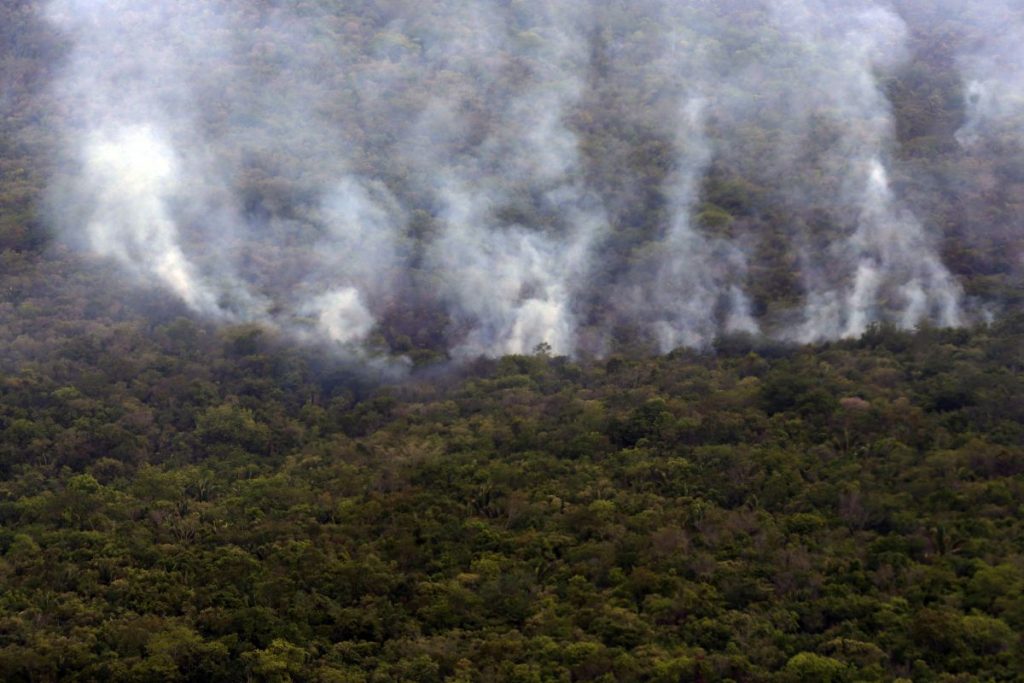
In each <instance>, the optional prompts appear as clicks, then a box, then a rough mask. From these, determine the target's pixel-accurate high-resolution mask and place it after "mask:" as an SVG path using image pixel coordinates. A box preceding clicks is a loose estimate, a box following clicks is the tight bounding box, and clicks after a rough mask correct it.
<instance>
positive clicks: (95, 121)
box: [48, 0, 404, 352]
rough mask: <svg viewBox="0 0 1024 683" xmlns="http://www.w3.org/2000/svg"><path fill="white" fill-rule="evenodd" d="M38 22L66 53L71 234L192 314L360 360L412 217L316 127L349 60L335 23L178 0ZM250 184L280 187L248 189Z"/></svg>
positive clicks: (63, 215)
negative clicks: (319, 342) (331, 32)
mask: <svg viewBox="0 0 1024 683" xmlns="http://www.w3.org/2000/svg"><path fill="white" fill-rule="evenodd" d="M48 17H49V18H50V19H51V20H52V21H53V22H54V23H55V25H57V26H58V27H59V28H60V29H61V30H62V31H64V32H65V33H66V35H67V36H68V37H69V39H70V41H71V43H72V50H71V52H70V56H69V58H68V60H67V63H66V64H65V66H64V70H63V72H62V75H61V76H60V78H59V79H58V80H57V82H56V83H55V92H56V94H57V96H58V98H59V100H60V101H61V102H63V103H64V104H65V105H66V107H67V109H68V110H69V111H70V112H71V116H69V117H68V120H67V122H66V125H65V126H64V129H63V131H62V133H63V135H64V137H65V140H66V143H67V144H66V146H67V149H68V158H67V159H66V160H65V161H66V170H65V172H64V173H63V174H62V177H61V178H60V180H59V182H58V183H56V185H55V189H54V192H53V193H52V194H53V198H52V205H53V206H54V207H55V208H54V213H55V215H56V217H57V219H58V221H59V224H60V226H61V228H62V229H63V230H64V231H65V233H67V234H70V235H72V236H73V238H74V239H75V241H76V242H78V243H80V244H82V245H83V246H85V247H86V248H87V249H89V250H91V251H93V252H95V253H97V254H99V255H102V256H107V257H111V258H113V259H114V260H115V261H117V262H118V263H120V264H121V265H122V266H123V268H124V269H125V270H126V271H127V272H128V273H130V274H131V275H133V276H134V277H136V278H137V279H139V280H141V281H144V282H149V283H153V284H158V285H162V286H164V287H166V288H167V289H169V290H170V291H171V292H173V293H174V294H176V295H177V296H179V297H180V298H181V300H182V301H183V302H184V303H185V304H187V305H188V306H189V307H190V308H192V309H193V310H195V311H196V312H198V313H200V314H204V315H208V316H213V317H216V318H218V319H224V320H233V321H241V320H249V321H259V322H262V323H263V324H266V325H270V326H275V327H279V328H281V329H282V330H284V331H286V332H289V333H293V334H295V335H297V336H299V337H301V338H306V339H311V340H312V339H315V338H322V339H326V340H328V341H331V342H336V343H338V344H344V345H347V346H348V351H349V352H354V351H356V350H357V346H358V344H359V343H360V342H361V341H362V340H364V339H365V338H366V337H367V336H369V334H370V332H371V330H372V329H373V327H374V325H375V324H376V312H375V307H376V306H378V305H384V304H383V302H384V301H385V300H386V297H387V291H388V289H389V287H390V285H391V282H392V277H391V276H392V274H393V272H394V270H395V263H394V262H395V260H396V259H398V258H399V256H398V255H397V249H396V246H395V243H396V239H397V234H398V232H399V231H400V230H401V227H402V221H403V220H404V219H403V216H402V212H401V211H399V210H397V209H396V204H395V202H394V200H393V199H392V198H391V196H390V193H389V192H388V191H387V189H386V188H384V187H382V186H380V184H379V183H376V184H375V183H372V182H365V181H364V179H362V178H359V177H358V176H357V175H355V174H353V173H352V172H351V171H350V168H349V164H348V163H347V159H348V155H349V152H350V151H351V150H350V149H349V148H348V147H347V146H346V145H345V144H344V139H345V137H346V133H347V132H348V131H347V130H346V128H345V124H344V119H342V118H338V117H334V118H331V117H326V116H323V115H321V113H320V112H322V111H332V112H333V110H335V109H337V108H338V107H337V106H335V102H334V97H335V95H334V93H335V92H337V90H336V88H335V87H332V86H334V85H335V80H334V79H338V78H344V77H345V75H346V66H347V60H350V59H351V57H350V55H348V54H347V53H346V52H345V51H344V43H339V42H337V41H334V40H327V39H325V38H324V36H322V35H320V32H322V31H323V30H324V27H325V26H329V25H330V24H329V23H328V22H327V21H326V19H327V18H326V17H322V16H311V15H308V14H307V15H306V16H304V17H299V16H296V15H292V14H289V13H288V12H287V11H285V10H282V9H273V8H270V7H266V8H263V9H258V8H255V7H252V6H249V5H247V4H245V3H242V4H237V5H236V4H233V3H231V2H212V3H190V2H177V1H175V0H163V1H160V2H138V1H136V0H118V1H116V2H110V3H94V2H85V1H83V0H55V1H54V2H52V3H51V4H50V5H49V7H48ZM339 126H340V128H339ZM254 169H255V170H256V172H257V173H258V174H262V176H257V177H266V176H268V175H271V174H273V175H274V176H275V177H276V182H277V186H271V187H269V188H266V187H261V188H260V190H259V193H258V194H256V195H254V194H253V192H252V191H250V190H247V189H246V186H247V184H251V182H252V181H251V180H250V178H252V177H253V171H254ZM250 195H252V196H257V197H259V198H260V199H259V201H258V202H257V203H256V204H254V205H252V206H250V204H253V200H252V199H251V198H250ZM268 196H272V197H273V198H274V202H276V203H273V204H271V205H269V206H268V201H269V200H268V199H267V197H268Z"/></svg>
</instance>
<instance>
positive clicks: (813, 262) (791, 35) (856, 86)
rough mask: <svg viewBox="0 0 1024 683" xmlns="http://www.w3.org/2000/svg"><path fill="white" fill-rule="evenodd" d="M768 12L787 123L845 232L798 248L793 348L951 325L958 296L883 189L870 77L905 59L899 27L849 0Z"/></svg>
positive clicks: (884, 145)
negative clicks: (798, 308)
mask: <svg viewBox="0 0 1024 683" xmlns="http://www.w3.org/2000/svg"><path fill="white" fill-rule="evenodd" d="M772 9H773V11H772V19H773V23H774V25H775V26H776V27H777V28H778V30H779V31H780V33H781V35H782V36H783V38H784V40H785V41H786V43H788V45H789V46H790V47H791V49H793V50H796V51H797V54H799V55H800V56H801V58H800V59H799V61H798V62H796V64H795V65H793V66H794V68H792V70H791V76H790V79H789V82H790V83H791V84H792V86H791V89H789V90H787V92H786V96H787V98H788V100H789V113H790V114H791V115H792V116H793V117H794V118H795V120H796V121H798V122H800V124H801V130H800V135H801V136H802V137H803V140H802V145H803V146H804V148H805V149H806V148H808V147H809V148H811V149H812V150H813V151H814V154H815V156H816V157H817V161H816V163H815V164H812V167H813V166H817V169H816V170H818V171H819V172H824V173H826V174H828V175H827V176H826V177H827V178H830V180H829V181H828V182H829V184H830V185H831V186H832V188H833V191H834V192H835V194H834V195H833V200H832V201H833V207H834V208H833V209H832V211H834V212H835V213H834V215H835V218H833V220H835V221H836V222H837V223H841V222H846V223H847V224H848V225H852V230H851V231H850V232H849V233H848V236H847V237H846V238H845V239H843V240H842V241H839V242H834V243H832V244H829V245H828V247H827V249H826V250H824V252H822V251H821V250H819V251H817V253H815V252H813V251H811V250H810V249H805V251H804V260H805V263H804V268H803V271H804V276H803V277H804V286H805V288H806V291H807V298H806V302H805V305H804V312H803V320H802V322H801V323H800V325H799V326H798V327H797V328H796V330H795V333H794V335H793V336H794V338H795V339H797V340H799V341H802V342H809V341H817V340H823V339H835V338H840V337H857V336H860V335H861V334H863V333H864V331H865V330H866V329H867V327H868V326H869V325H870V324H872V323H875V322H879V321H886V322H890V323H894V324H896V325H898V326H900V327H903V328H913V327H915V326H917V325H918V324H920V323H922V322H926V321H928V322H932V323H935V324H938V325H942V326H956V325H959V324H960V322H961V313H960V298H961V293H960V289H959V285H958V284H957V283H956V281H955V280H954V279H953V277H952V275H951V274H950V273H949V271H948V270H947V269H946V268H945V266H944V265H943V264H942V262H941V260H940V258H939V256H938V254H937V251H936V247H935V245H934V244H933V242H932V240H931V238H930V237H929V235H928V234H927V233H926V232H925V230H924V227H923V226H922V224H921V223H920V221H919V220H918V219H917V218H916V217H915V216H914V215H913V214H912V213H911V212H910V210H909V209H908V208H906V207H905V206H902V205H901V204H900V202H899V201H898V199H897V198H896V197H895V196H894V193H893V191H892V188H891V184H890V180H889V175H890V170H889V165H890V161H889V160H890V159H891V156H892V147H893V144H894V125H893V118H892V112H891V106H890V104H889V102H888V100H887V99H886V97H885V95H884V93H883V91H882V84H881V82H880V74H881V73H884V72H885V71H886V70H889V71H891V70H892V69H893V68H894V67H895V66H897V65H898V64H899V63H900V61H901V60H902V59H903V58H904V56H905V52H904V50H905V41H906V27H905V25H904V23H903V21H902V20H901V19H900V18H899V17H898V16H897V15H896V14H895V13H894V12H892V11H891V10H889V9H886V8H884V7H882V6H880V5H877V4H875V3H873V2H859V1H857V0H853V1H851V2H823V1H821V0H786V1H783V2H778V3H774V4H773V7H772ZM817 126H825V127H829V128H830V133H831V134H830V136H828V137H827V138H826V142H825V144H821V143H820V142H819V141H817V140H814V139H813V137H812V136H811V135H808V133H810V132H811V131H813V130H814V129H815V128H816V127H817ZM816 145H817V148H816V149H815V146H816ZM813 201H815V202H818V201H820V197H819V196H816V197H814V199H813Z"/></svg>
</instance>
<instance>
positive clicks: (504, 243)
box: [413, 1, 607, 356]
mask: <svg viewBox="0 0 1024 683" xmlns="http://www.w3.org/2000/svg"><path fill="white" fill-rule="evenodd" d="M454 13H455V14H458V13H459V11H458V10H454ZM586 16H587V6H586V5H585V4H582V3H576V2H558V1H556V2H520V3H517V5H516V7H515V10H514V12H509V11H508V10H506V9H503V7H502V4H501V3H493V4H491V3H487V2H482V3H476V6H475V8H474V10H473V12H472V13H471V19H472V21H471V23H470V24H469V25H468V27H467V29H468V31H469V32H470V34H471V35H474V36H477V40H476V42H475V45H472V46H468V47H467V46H460V49H461V53H460V54H459V55H458V57H459V58H460V59H465V58H466V57H469V58H471V59H472V60H473V63H475V64H479V63H481V62H486V60H488V59H492V60H496V63H497V68H496V69H495V70H493V71H490V72H487V73H484V74H480V75H478V76H477V78H476V79H475V81H474V82H473V83H472V89H471V90H470V93H469V94H468V95H467V99H471V100H473V101H482V100H483V98H486V97H493V95H492V94H491V93H494V92H497V91H499V90H500V89H502V88H503V85H502V84H501V83H499V82H498V79H499V78H500V79H505V78H509V75H508V74H506V73H505V69H514V70H515V71H516V72H517V73H516V75H515V76H514V78H515V80H516V81H518V82H517V83H516V85H515V86H514V87H513V88H511V89H508V87H507V86H504V88H505V89H506V90H507V91H506V92H504V93H502V95H500V96H499V97H497V98H496V99H497V100H498V102H496V103H491V104H490V106H489V111H487V116H488V118H490V119H491V121H492V124H491V125H490V126H489V127H488V129H487V130H486V132H485V133H484V134H482V135H479V136H478V137H477V138H476V139H475V140H472V138H473V137H474V136H473V131H472V126H473V124H472V122H471V121H470V120H468V116H467V115H466V114H467V113H472V105H471V104H470V105H468V106H465V100H464V102H463V104H464V106H463V107H462V111H458V110H456V109H455V107H454V106H453V103H452V102H451V101H449V100H439V101H434V102H432V103H431V106H430V107H428V111H427V113H426V114H425V115H424V116H423V117H422V119H421V120H420V121H419V123H418V130H417V131H416V136H417V138H418V139H420V140H427V141H428V142H427V143H425V144H424V145H421V146H420V148H419V151H420V155H419V156H418V158H415V159H413V163H414V164H416V165H417V166H419V167H420V168H421V169H424V164H425V165H426V169H424V170H425V171H426V172H430V173H433V174H434V182H433V183H432V185H431V188H430V189H431V190H432V192H433V193H434V195H435V196H436V201H437V202H438V204H439V211H438V214H439V219H440V220H441V222H442V224H443V229H442V232H441V235H440V236H439V238H438V239H437V240H436V241H434V242H433V243H432V244H430V245H429V246H428V250H427V251H428V255H427V258H428V262H429V263H430V265H431V266H432V267H433V268H434V269H436V270H437V271H438V272H439V273H440V274H441V275H440V278H441V282H442V296H443V298H444V299H445V301H446V302H447V303H448V304H449V306H450V308H451V310H452V316H453V319H454V323H455V325H456V326H457V327H462V328H463V333H462V334H461V335H459V338H458V339H457V340H456V341H455V345H454V351H453V352H454V354H455V355H458V356H476V355H480V354H503V353H526V352H530V351H532V350H533V349H534V348H535V347H537V346H538V345H540V344H547V345H548V346H549V347H550V348H551V349H552V351H554V352H555V353H558V354H571V353H573V352H574V351H575V348H576V343H575V331H576V327H577V322H576V315H577V302H578V297H579V296H580V293H581V290H582V288H583V287H584V286H585V284H586V279H587V273H588V267H589V263H590V261H591V259H592V250H593V248H594V246H595V244H596V242H597V241H598V240H599V239H600V238H601V237H602V235H603V234H604V233H605V231H606V227H607V221H606V218H605V216H604V214H603V210H602V208H601V206H600V203H599V202H598V201H597V200H596V199H594V198H593V197H591V196H589V194H588V192H587V190H586V188H585V186H584V182H583V178H582V169H581V161H580V155H579V151H578V150H579V141H578V139H577V136H576V135H575V134H574V133H573V132H572V131H571V130H569V128H568V127H567V125H566V122H565V120H566V118H567V116H568V115H569V113H570V112H571V110H572V108H573V107H574V106H576V105H577V103H578V102H579V99H580V95H581V92H582V88H583V79H582V75H583V74H584V73H585V72H586V67H587V59H588V56H589V51H588V47H587V42H586V40H585V39H584V37H583V30H584V28H585V27H582V26H579V25H577V23H576V20H577V18H579V19H581V20H585V18H586ZM427 53H428V62H427V64H426V70H427V71H429V72H436V71H437V70H439V69H441V68H446V67H447V66H448V63H449V62H450V61H451V60H452V56H451V54H450V52H447V51H445V52H442V53H441V54H440V55H436V56H435V55H432V54H431V50H430V49H428V50H427ZM435 60H436V61H435ZM455 102H456V103H457V102H458V101H457V100H456V101H455ZM467 138H470V139H471V142H469V143H468V144H467V141H466V139H467ZM438 139H441V140H444V142H445V144H440V145H438V144H433V145H431V144H430V143H429V141H430V140H438ZM424 148H425V149H424ZM427 169H429V170H427ZM524 209H525V211H524Z"/></svg>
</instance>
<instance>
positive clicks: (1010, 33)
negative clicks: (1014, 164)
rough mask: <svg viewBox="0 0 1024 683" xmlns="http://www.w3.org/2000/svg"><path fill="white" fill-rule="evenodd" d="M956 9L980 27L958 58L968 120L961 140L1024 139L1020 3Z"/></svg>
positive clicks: (1023, 46)
mask: <svg viewBox="0 0 1024 683" xmlns="http://www.w3.org/2000/svg"><path fill="white" fill-rule="evenodd" d="M958 10H959V11H960V12H961V13H964V14H966V17H967V18H968V19H969V20H970V21H971V22H972V23H973V25H974V26H975V27H976V30H977V32H978V33H977V35H976V36H974V37H973V38H972V39H971V40H969V41H967V42H966V44H965V45H964V46H963V53H962V54H961V56H960V70H961V73H962V74H963V78H964V100H965V102H966V107H967V117H966V121H965V122H964V125H963V127H961V129H960V130H959V131H957V135H956V137H957V140H958V141H959V142H960V144H962V145H964V146H965V147H972V146H974V145H976V144H978V143H979V142H981V141H982V140H983V139H985V138H992V137H994V136H999V135H1007V136H1009V137H1011V138H1015V139H1017V140H1021V139H1024V7H1022V6H1021V5H1020V3H1017V2H1006V1H1003V0H995V1H994V2H984V3H966V4H964V5H963V6H962V7H959V8H958Z"/></svg>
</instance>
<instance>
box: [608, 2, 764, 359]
mask: <svg viewBox="0 0 1024 683" xmlns="http://www.w3.org/2000/svg"><path fill="white" fill-rule="evenodd" d="M629 11H630V12H631V13H632V14H633V15H634V16H633V19H632V21H633V22H634V23H633V24H631V25H630V28H631V30H632V36H630V38H631V40H630V41H629V42H627V41H620V42H619V44H617V45H615V47H616V48H617V49H618V51H619V52H620V53H622V54H623V56H625V57H627V58H628V62H629V65H630V66H629V68H628V69H627V68H624V67H623V66H622V65H619V64H614V63H613V64H612V67H611V68H612V74H611V76H610V78H612V79H613V80H614V81H617V82H618V83H619V86H618V87H620V88H624V89H626V90H627V91H628V92H629V93H630V95H631V96H632V97H634V98H635V99H636V100H638V101H641V102H644V103H645V108H646V110H647V111H646V112H645V113H644V114H643V115H641V116H638V117H637V118H638V120H637V125H640V126H643V127H644V128H646V129H647V130H649V131H650V133H651V134H652V135H654V136H656V137H657V138H660V139H662V140H664V141H666V143H668V145H669V146H670V148H671V151H672V155H673V156H672V161H673V163H672V168H671V171H670V172H669V173H668V175H667V176H666V178H665V179H664V181H663V183H662V187H661V193H662V195H663V197H664V201H665V216H664V220H663V223H662V225H660V226H659V227H658V229H657V232H656V233H655V234H653V235H651V239H649V240H647V241H645V242H644V243H642V244H640V245H638V247H637V248H636V249H635V250H634V252H633V254H631V258H630V260H631V265H630V267H629V269H628V271H627V272H626V273H625V275H624V276H623V278H622V280H621V282H619V283H618V286H617V287H616V293H615V307H616V315H617V318H618V321H619V323H620V324H625V325H627V326H634V327H638V328H640V330H642V331H643V332H644V333H645V334H647V335H648V336H649V337H650V338H651V339H652V340H653V341H654V343H655V344H656V345H657V347H658V348H659V349H660V350H661V351H662V352H667V351H670V350H672V349H674V348H677V347H679V346H688V347H694V348H704V347H707V346H709V345H710V344H711V342H712V341H713V340H714V339H715V337H717V336H718V335H719V334H721V333H723V332H746V333H753V334H756V333H757V332H758V331H759V329H758V325H757V323H756V321H755V320H754V319H753V317H752V316H751V314H750V311H749V302H748V300H747V296H746V293H745V291H744V280H745V277H746V255H745V253H744V252H743V250H742V249H741V248H740V247H739V245H737V244H735V243H733V242H732V241H731V240H729V239H726V238H723V237H717V236H713V235H709V234H706V233H705V232H704V230H703V229H702V227H701V226H700V225H699V223H698V220H697V213H698V208H699V205H700V202H701V199H702V189H703V183H704V180H705V176H706V174H707V172H708V169H709V167H710V166H711V163H712V161H713V159H714V158H715V155H716V153H717V151H718V149H717V147H718V142H717V141H716V140H713V139H712V138H711V137H710V136H709V133H708V119H709V118H711V117H713V116H716V115H717V114H718V113H719V111H720V109H721V108H723V107H729V106H730V103H729V102H728V100H727V98H723V96H722V95H723V93H722V88H721V85H722V84H723V83H724V82H725V80H726V73H725V71H724V70H723V69H722V64H720V63H719V61H720V60H722V59H723V57H724V55H723V54H722V49H721V47H720V43H719V40H718V39H719V37H720V34H719V27H718V26H716V25H715V24H714V22H713V21H712V17H711V15H710V14H709V13H708V12H707V10H706V9H705V8H701V7H699V6H697V5H696V4H695V3H676V2H663V1H661V0H651V1H649V2H638V3H636V4H634V5H631V6H630V8H629ZM622 20H623V19H622V17H618V18H617V21H622ZM634 36H635V37H636V39H635V42H633V40H632V39H633V37H634ZM630 51H632V52H630Z"/></svg>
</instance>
